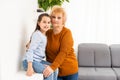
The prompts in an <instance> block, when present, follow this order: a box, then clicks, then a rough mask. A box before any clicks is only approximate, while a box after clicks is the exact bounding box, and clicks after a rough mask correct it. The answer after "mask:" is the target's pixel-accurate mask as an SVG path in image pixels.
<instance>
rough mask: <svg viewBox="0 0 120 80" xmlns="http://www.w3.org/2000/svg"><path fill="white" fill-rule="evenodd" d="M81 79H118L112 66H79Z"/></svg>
mask: <svg viewBox="0 0 120 80" xmlns="http://www.w3.org/2000/svg"><path fill="white" fill-rule="evenodd" d="M79 80H117V78H116V75H115V73H114V71H113V70H112V68H94V67H79Z"/></svg>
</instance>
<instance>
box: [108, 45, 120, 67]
mask: <svg viewBox="0 0 120 80" xmlns="http://www.w3.org/2000/svg"><path fill="white" fill-rule="evenodd" d="M110 51H111V57H112V67H120V44H113V45H110Z"/></svg>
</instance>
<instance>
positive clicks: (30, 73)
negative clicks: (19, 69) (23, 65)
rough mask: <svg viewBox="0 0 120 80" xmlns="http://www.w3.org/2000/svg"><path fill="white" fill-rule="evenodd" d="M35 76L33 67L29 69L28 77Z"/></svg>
mask: <svg viewBox="0 0 120 80" xmlns="http://www.w3.org/2000/svg"><path fill="white" fill-rule="evenodd" d="M33 74H34V70H33V68H32V67H31V68H30V67H28V69H27V73H26V75H27V76H32V75H33Z"/></svg>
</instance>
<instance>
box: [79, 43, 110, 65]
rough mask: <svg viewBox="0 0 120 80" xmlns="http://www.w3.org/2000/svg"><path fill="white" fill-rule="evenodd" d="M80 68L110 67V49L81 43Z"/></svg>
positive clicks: (102, 45) (100, 45) (104, 46)
mask: <svg viewBox="0 0 120 80" xmlns="http://www.w3.org/2000/svg"><path fill="white" fill-rule="evenodd" d="M78 62H79V66H88V67H110V66H111V57H110V51H109V47H108V46H107V45H105V44H97V43H81V44H79V45H78Z"/></svg>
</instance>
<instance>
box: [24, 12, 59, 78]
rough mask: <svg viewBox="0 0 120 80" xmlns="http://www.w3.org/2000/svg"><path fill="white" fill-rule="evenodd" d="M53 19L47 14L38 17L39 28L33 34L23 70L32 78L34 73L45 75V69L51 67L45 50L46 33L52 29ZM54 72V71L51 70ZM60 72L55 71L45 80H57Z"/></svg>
mask: <svg viewBox="0 0 120 80" xmlns="http://www.w3.org/2000/svg"><path fill="white" fill-rule="evenodd" d="M50 25H51V19H50V16H49V15H48V14H47V13H43V14H41V15H40V16H39V17H38V21H37V26H36V29H35V31H34V32H33V34H32V37H31V40H30V45H29V48H28V50H27V52H26V54H25V56H24V58H23V68H24V70H26V71H27V72H26V75H27V76H32V74H33V73H34V72H36V73H43V71H44V69H45V68H46V67H48V65H50V63H49V62H47V61H44V59H45V48H46V43H47V38H46V31H47V30H48V29H50ZM51 71H52V72H53V70H52V69H51ZM57 74H58V71H57V70H55V72H53V73H52V74H51V75H50V76H48V77H45V78H44V80H57Z"/></svg>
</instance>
